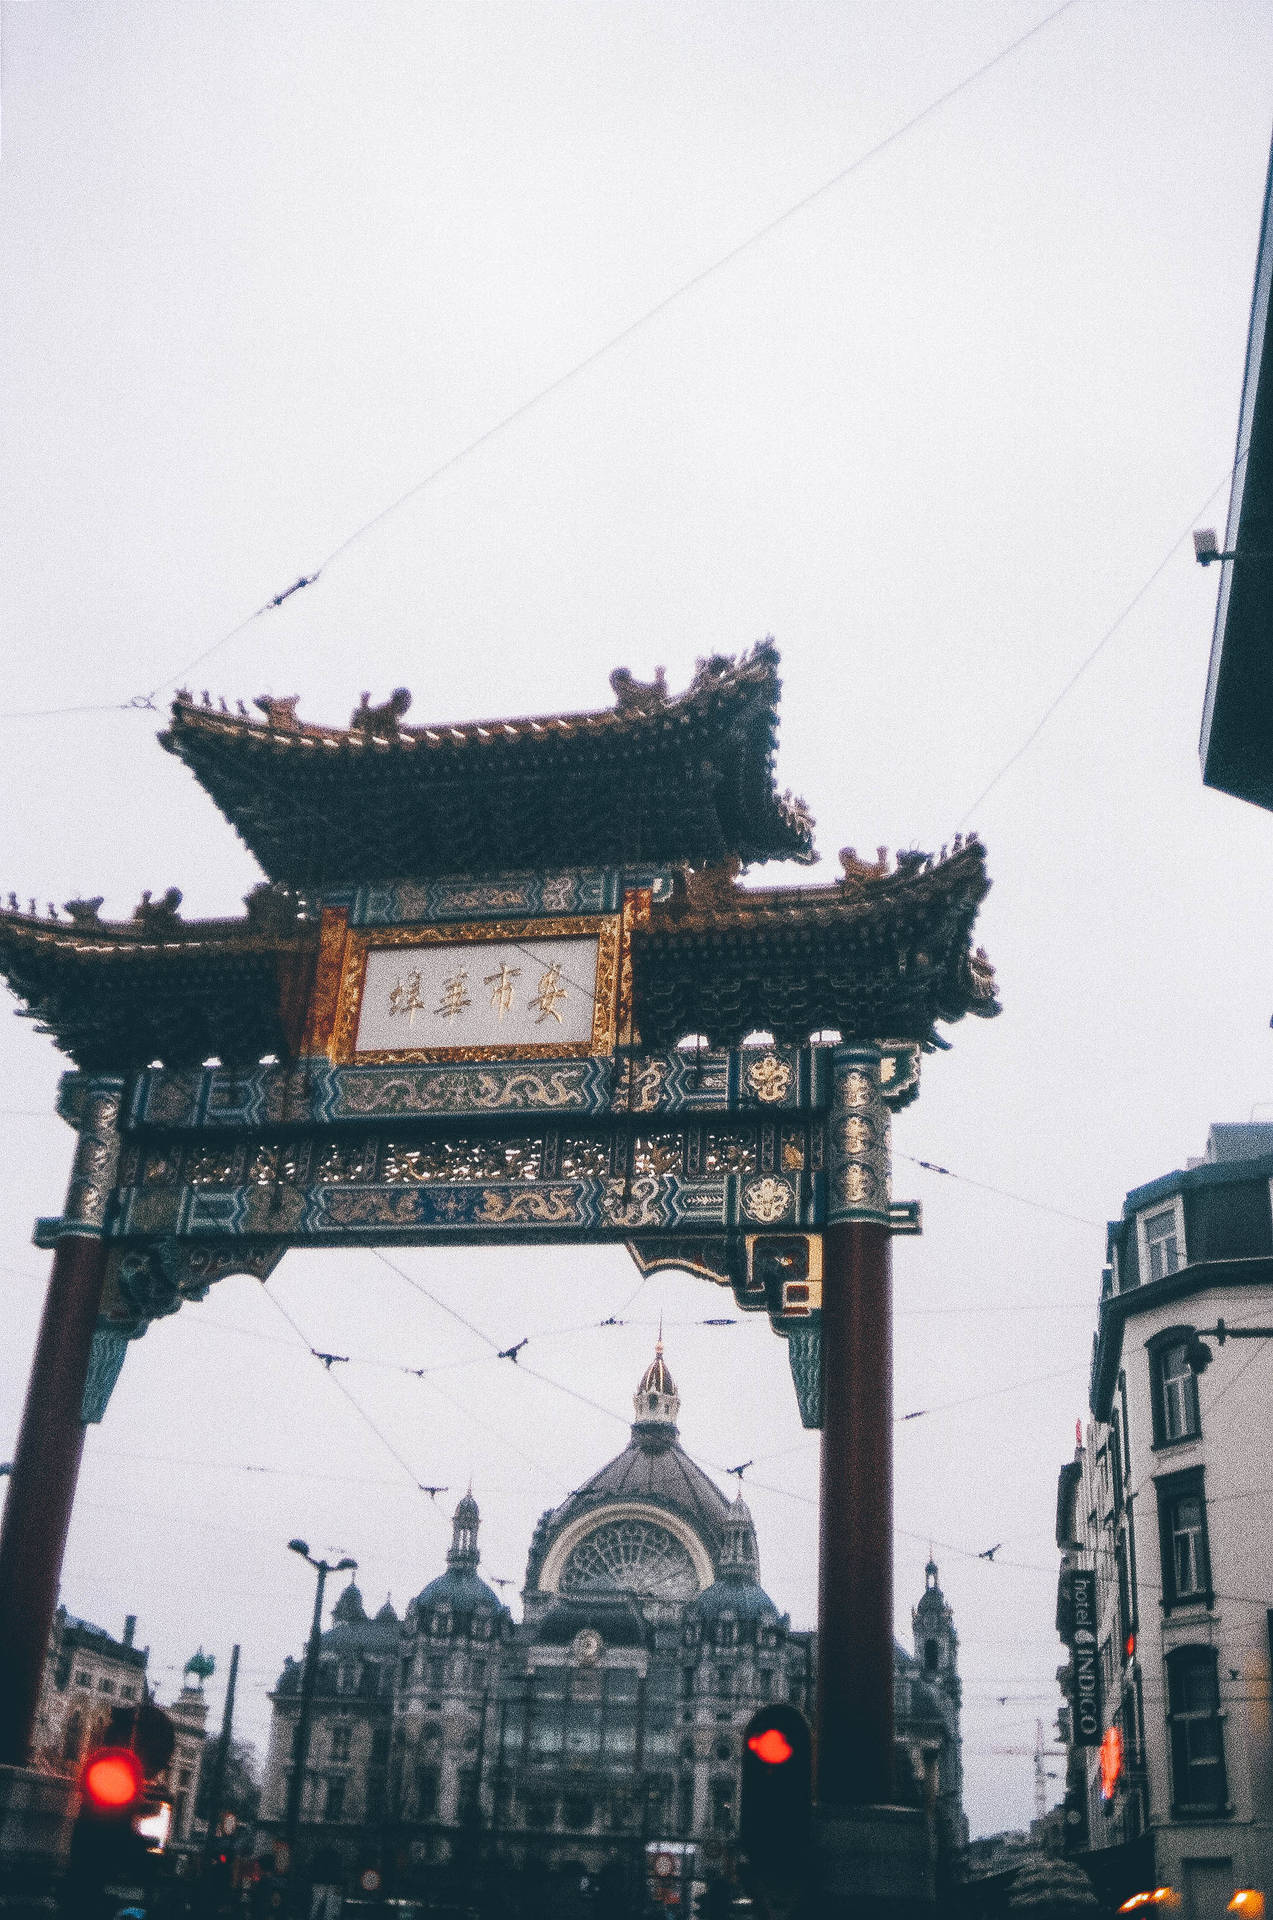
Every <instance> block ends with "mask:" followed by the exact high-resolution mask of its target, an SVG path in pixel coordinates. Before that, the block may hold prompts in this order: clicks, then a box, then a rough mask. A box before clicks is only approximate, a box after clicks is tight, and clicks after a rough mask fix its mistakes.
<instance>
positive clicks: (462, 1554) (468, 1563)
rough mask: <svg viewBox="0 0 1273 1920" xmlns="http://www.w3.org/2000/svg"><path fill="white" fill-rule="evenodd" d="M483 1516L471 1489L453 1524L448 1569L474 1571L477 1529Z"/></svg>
mask: <svg viewBox="0 0 1273 1920" xmlns="http://www.w3.org/2000/svg"><path fill="white" fill-rule="evenodd" d="M480 1518H481V1516H480V1514H479V1513H478V1510H477V1501H476V1500H475V1499H474V1498H473V1489H472V1487H470V1488H469V1490H468V1492H467V1493H466V1494H465V1496H464V1498H463V1499H462V1500H461V1502H460V1504H459V1506H458V1507H457V1508H456V1509H455V1516H454V1518H453V1520H452V1522H451V1546H450V1550H449V1552H448V1553H447V1556H446V1564H447V1565H448V1567H466V1568H468V1569H469V1570H470V1571H474V1570H475V1569H476V1567H477V1563H478V1558H479V1555H478V1551H477V1529H478V1522H479V1520H480Z"/></svg>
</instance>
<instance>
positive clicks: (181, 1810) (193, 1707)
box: [32, 1606, 211, 1851]
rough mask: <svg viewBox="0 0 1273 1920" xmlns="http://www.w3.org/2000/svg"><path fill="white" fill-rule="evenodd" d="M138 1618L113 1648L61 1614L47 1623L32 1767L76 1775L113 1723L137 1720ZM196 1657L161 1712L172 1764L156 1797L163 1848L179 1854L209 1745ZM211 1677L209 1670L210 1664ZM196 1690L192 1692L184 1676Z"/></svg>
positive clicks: (97, 1631) (140, 1679) (99, 1633)
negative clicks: (162, 1803) (126, 1717)
mask: <svg viewBox="0 0 1273 1920" xmlns="http://www.w3.org/2000/svg"><path fill="white" fill-rule="evenodd" d="M136 1632H137V1616H136V1614H135V1613H130V1614H129V1615H128V1617H127V1618H126V1619H125V1621H124V1631H123V1635H122V1637H121V1638H120V1639H118V1640H116V1639H115V1638H114V1637H113V1636H112V1635H111V1634H109V1633H107V1631H106V1629H105V1628H104V1627H97V1626H94V1625H93V1624H92V1622H91V1621H88V1620H77V1619H76V1618H75V1617H74V1616H73V1615H72V1614H69V1613H68V1612H67V1611H66V1608H65V1607H62V1606H60V1607H59V1608H58V1609H57V1612H56V1613H55V1614H54V1616H53V1629H52V1632H51V1634H50V1636H49V1653H48V1658H47V1660H46V1661H45V1665H44V1677H43V1680H42V1682H41V1686H40V1699H39V1705H38V1707H37V1710H36V1723H35V1735H34V1738H33V1741H32V1756H33V1760H34V1764H35V1765H36V1766H38V1767H41V1768H44V1769H45V1770H47V1771H48V1772H50V1773H67V1774H72V1773H75V1772H76V1771H77V1769H78V1768H79V1766H80V1764H81V1762H82V1761H83V1760H84V1757H85V1755H86V1754H88V1753H89V1752H90V1751H91V1749H92V1748H93V1747H96V1746H101V1745H103V1744H104V1743H106V1741H107V1740H108V1739H109V1738H110V1737H111V1731H110V1730H111V1721H112V1716H113V1715H114V1714H116V1713H117V1712H118V1711H120V1710H121V1709H122V1710H123V1711H124V1712H125V1713H132V1712H135V1711H136V1709H137V1708H138V1707H139V1706H140V1705H141V1703H142V1701H143V1700H145V1699H146V1698H147V1697H148V1694H149V1683H148V1681H147V1677H146V1665H147V1661H148V1659H149V1651H150V1650H149V1648H147V1647H139V1646H137V1645H136ZM200 1668H201V1660H200V1656H196V1657H195V1659H194V1660H193V1661H192V1662H191V1663H190V1665H189V1666H188V1667H187V1668H186V1673H185V1676H184V1681H183V1685H182V1689H181V1692H180V1693H179V1694H178V1696H177V1698H176V1700H175V1701H173V1702H172V1703H171V1705H169V1706H168V1707H166V1708H165V1709H164V1711H165V1712H166V1713H167V1714H168V1716H169V1718H170V1719H171V1721H172V1725H173V1733H174V1736H175V1742H174V1746H173V1752H172V1758H171V1760H170V1761H169V1763H168V1765H167V1767H166V1768H165V1769H164V1771H163V1773H162V1774H161V1775H160V1776H159V1778H158V1779H157V1780H156V1781H155V1783H154V1784H155V1789H156V1791H157V1792H158V1793H159V1795H160V1796H161V1797H162V1798H163V1799H165V1800H167V1801H168V1802H169V1803H170V1804H171V1807H172V1827H171V1833H170V1840H169V1845H170V1846H172V1847H173V1848H175V1849H176V1850H177V1851H182V1850H190V1849H191V1848H193V1846H194V1845H195V1843H196V1835H195V1831H194V1815H195V1801H196V1798H197V1796H198V1791H199V1773H200V1768H201V1767H202V1764H203V1752H204V1746H205V1742H206V1737H207V1718H208V1703H207V1700H206V1699H205V1697H204V1693H203V1687H202V1679H201V1675H200ZM208 1670H209V1671H210V1670H211V1668H210V1663H209V1664H208ZM192 1672H194V1673H195V1675H196V1682H197V1683H196V1684H195V1685H194V1686H192V1685H190V1675H191V1673H192Z"/></svg>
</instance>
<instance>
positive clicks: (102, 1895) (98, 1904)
mask: <svg viewBox="0 0 1273 1920" xmlns="http://www.w3.org/2000/svg"><path fill="white" fill-rule="evenodd" d="M148 1810H149V1809H148V1806H147V1802H146V1773H145V1768H144V1767H143V1765H142V1762H141V1760H140V1759H139V1758H138V1756H137V1755H136V1754H135V1753H134V1752H133V1750H132V1748H131V1747H97V1748H95V1749H93V1751H92V1752H90V1753H89V1754H88V1756H87V1758H86V1759H85V1761H84V1765H83V1767H82V1768H81V1770H80V1811H79V1815H78V1817H77V1818H76V1822H75V1828H74V1831H73V1833H72V1835H71V1852H70V1858H69V1860H68V1862H67V1889H68V1892H69V1893H70V1895H71V1896H72V1905H71V1907H70V1909H69V1910H70V1911H71V1912H73V1913H75V1914H76V1915H77V1916H78V1915H83V1916H84V1920H94V1916H96V1915H99V1914H103V1915H105V1914H114V1913H116V1912H118V1910H119V1907H120V1905H121V1903H122V1902H123V1901H125V1900H127V1899H129V1898H130V1897H142V1896H144V1893H145V1889H146V1884H147V1881H148V1879H149V1876H150V1871H151V1864H152V1862H151V1854H150V1848H149V1846H148V1844H147V1841H146V1839H145V1838H144V1836H143V1835H141V1834H139V1833H138V1832H137V1821H138V1820H139V1818H141V1817H142V1815H143V1814H145V1813H146V1812H147V1811H148Z"/></svg>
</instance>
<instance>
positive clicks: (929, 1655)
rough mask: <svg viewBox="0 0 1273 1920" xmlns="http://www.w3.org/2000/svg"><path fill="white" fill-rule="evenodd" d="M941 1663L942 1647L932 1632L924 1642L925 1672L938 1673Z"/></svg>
mask: <svg viewBox="0 0 1273 1920" xmlns="http://www.w3.org/2000/svg"><path fill="white" fill-rule="evenodd" d="M940 1663H941V1648H940V1647H939V1646H938V1644H937V1641H936V1639H935V1637H934V1636H933V1635H932V1634H931V1633H930V1634H929V1636H928V1638H927V1640H925V1642H924V1672H925V1673H936V1671H937V1668H938V1666H939V1665H940Z"/></svg>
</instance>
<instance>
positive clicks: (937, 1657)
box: [911, 1560, 960, 1701]
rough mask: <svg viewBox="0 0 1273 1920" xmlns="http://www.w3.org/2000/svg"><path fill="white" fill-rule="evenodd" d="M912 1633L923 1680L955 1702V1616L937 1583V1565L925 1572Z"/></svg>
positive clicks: (931, 1564) (956, 1643)
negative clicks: (940, 1688)
mask: <svg viewBox="0 0 1273 1920" xmlns="http://www.w3.org/2000/svg"><path fill="white" fill-rule="evenodd" d="M911 1624H912V1626H913V1628H914V1632H915V1658H916V1659H917V1660H918V1661H919V1664H920V1667H921V1669H922V1670H923V1673H924V1675H925V1678H927V1679H929V1680H933V1681H935V1682H936V1683H937V1684H938V1685H939V1686H941V1687H942V1688H943V1689H944V1691H945V1692H946V1693H948V1694H950V1695H951V1697H952V1698H953V1699H955V1700H956V1701H957V1700H958V1698H959V1694H960V1686H959V1673H958V1667H957V1658H958V1652H959V1635H958V1634H957V1633H956V1632H955V1616H954V1615H953V1613H952V1612H951V1610H950V1607H949V1606H948V1604H947V1601H946V1596H945V1594H944V1593H943V1592H942V1590H941V1587H940V1586H939V1585H938V1581H937V1562H936V1561H935V1560H930V1561H929V1562H928V1565H927V1566H926V1567H925V1568H924V1591H923V1594H922V1596H921V1598H920V1601H919V1604H918V1605H917V1606H916V1608H915V1610H914V1613H913V1614H912V1616H911Z"/></svg>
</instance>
